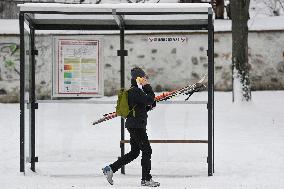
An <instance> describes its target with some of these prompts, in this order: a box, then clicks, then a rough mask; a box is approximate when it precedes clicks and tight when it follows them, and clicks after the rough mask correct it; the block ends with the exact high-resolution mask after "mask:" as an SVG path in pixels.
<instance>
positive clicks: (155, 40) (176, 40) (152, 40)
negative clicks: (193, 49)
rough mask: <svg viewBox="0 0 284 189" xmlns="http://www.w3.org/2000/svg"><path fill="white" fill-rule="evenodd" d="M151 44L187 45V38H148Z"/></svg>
mask: <svg viewBox="0 0 284 189" xmlns="http://www.w3.org/2000/svg"><path fill="white" fill-rule="evenodd" d="M148 42H150V43H186V42H187V37H184V36H181V37H180V36H157V37H156V36H155V37H148Z"/></svg>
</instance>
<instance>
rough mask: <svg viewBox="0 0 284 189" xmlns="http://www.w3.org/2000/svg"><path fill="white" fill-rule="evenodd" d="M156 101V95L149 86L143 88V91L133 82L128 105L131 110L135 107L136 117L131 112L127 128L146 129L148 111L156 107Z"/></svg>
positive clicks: (127, 120)
mask: <svg viewBox="0 0 284 189" xmlns="http://www.w3.org/2000/svg"><path fill="white" fill-rule="evenodd" d="M154 99H155V94H154V92H153V90H152V87H151V86H150V85H149V84H147V85H145V86H143V90H141V89H139V88H138V86H137V84H136V81H135V80H131V88H130V89H129V91H128V104H129V108H130V109H132V108H133V107H134V110H135V115H133V114H132V112H130V114H129V115H128V116H127V119H126V123H125V127H126V128H146V125H147V117H148V115H147V111H149V110H150V109H151V108H152V107H153V106H155V105H156V104H155V102H154Z"/></svg>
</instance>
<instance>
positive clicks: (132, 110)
mask: <svg viewBox="0 0 284 189" xmlns="http://www.w3.org/2000/svg"><path fill="white" fill-rule="evenodd" d="M133 88H134V86H131V87H130V88H129V89H128V90H130V89H133ZM136 106H137V104H135V105H134V106H133V107H132V109H131V110H130V112H132V115H133V117H135V109H134V108H135V107H136ZM129 115H130V114H129Z"/></svg>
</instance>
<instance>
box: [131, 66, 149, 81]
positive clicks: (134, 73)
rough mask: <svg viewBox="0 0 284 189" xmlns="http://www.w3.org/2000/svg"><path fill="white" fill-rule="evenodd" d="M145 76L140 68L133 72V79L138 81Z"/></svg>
mask: <svg viewBox="0 0 284 189" xmlns="http://www.w3.org/2000/svg"><path fill="white" fill-rule="evenodd" d="M145 76H146V74H145V72H144V71H143V70H142V69H141V68H139V67H136V68H133V69H132V70H131V79H136V78H137V77H145Z"/></svg>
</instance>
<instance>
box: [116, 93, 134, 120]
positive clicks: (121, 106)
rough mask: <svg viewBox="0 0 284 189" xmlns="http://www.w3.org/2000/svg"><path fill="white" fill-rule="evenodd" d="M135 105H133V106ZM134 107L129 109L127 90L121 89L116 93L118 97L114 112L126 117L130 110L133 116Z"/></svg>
mask: <svg viewBox="0 0 284 189" xmlns="http://www.w3.org/2000/svg"><path fill="white" fill-rule="evenodd" d="M134 107H135V106H134ZM134 107H133V108H132V109H131V110H130V109H129V105H128V90H126V89H121V90H120V91H119V93H118V99H117V104H116V107H115V108H116V114H117V115H118V116H121V117H123V118H126V117H127V116H128V115H129V113H130V112H131V111H132V112H133V116H134V117H135V110H134Z"/></svg>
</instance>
